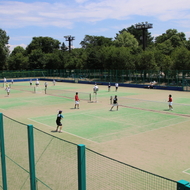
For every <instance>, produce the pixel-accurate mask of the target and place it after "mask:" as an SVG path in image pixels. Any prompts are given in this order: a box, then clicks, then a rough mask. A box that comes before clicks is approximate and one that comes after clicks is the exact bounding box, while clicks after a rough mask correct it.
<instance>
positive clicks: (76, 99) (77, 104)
mask: <svg viewBox="0 0 190 190" xmlns="http://www.w3.org/2000/svg"><path fill="white" fill-rule="evenodd" d="M79 101H80V99H79V96H78V92H76V95H75V107H74V108H75V109H76V108H78V109H79Z"/></svg>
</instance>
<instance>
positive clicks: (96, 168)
mask: <svg viewBox="0 0 190 190" xmlns="http://www.w3.org/2000/svg"><path fill="white" fill-rule="evenodd" d="M4 137H5V138H4V139H5V142H6V143H5V145H6V146H5V149H6V151H5V153H6V168H7V179H8V180H7V181H8V189H24V190H26V189H30V171H29V170H30V169H29V161H28V160H29V159H28V157H29V155H28V151H29V150H28V136H27V125H26V124H23V123H20V122H18V121H15V120H13V119H11V118H9V117H7V116H4ZM34 147H35V171H36V184H37V189H44V190H45V189H47V190H49V189H67V190H75V189H76V190H77V189H78V176H77V146H76V144H74V143H71V142H68V141H65V140H63V139H59V138H57V137H55V136H53V135H50V134H48V133H45V132H43V131H41V130H39V129H37V128H34ZM85 180H86V185H87V189H90V190H97V189H98V190H106V189H109V190H112V189H113V190H116V189H118V190H126V189H134V190H152V189H154V190H160V189H162V190H174V189H177V183H176V181H173V180H171V179H167V178H164V177H162V176H158V175H155V174H152V173H150V172H147V171H144V170H141V169H139V168H136V167H134V166H130V165H127V164H125V163H122V162H119V161H117V160H114V159H111V158H109V157H106V156H104V155H102V154H99V153H97V152H95V151H93V150H90V149H86V179H85ZM0 187H2V189H3V185H2V181H1V180H0Z"/></svg>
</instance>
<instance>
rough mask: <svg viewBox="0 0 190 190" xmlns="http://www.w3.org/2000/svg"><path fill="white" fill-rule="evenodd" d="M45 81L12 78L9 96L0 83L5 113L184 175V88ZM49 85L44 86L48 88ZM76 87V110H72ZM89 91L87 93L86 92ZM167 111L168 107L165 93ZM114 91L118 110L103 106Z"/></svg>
mask: <svg viewBox="0 0 190 190" xmlns="http://www.w3.org/2000/svg"><path fill="white" fill-rule="evenodd" d="M92 88H93V85H88V84H86V85H85V84H75V83H61V82H57V83H56V85H55V86H54V85H53V83H51V82H48V88H47V93H46V94H45V91H44V81H40V86H39V87H36V88H35V86H34V84H33V85H32V86H29V82H18V83H14V84H13V85H12V86H11V93H10V96H9V97H7V95H6V91H5V90H4V88H2V90H1V92H0V96H1V105H0V110H1V112H2V113H4V114H5V115H7V116H9V117H11V118H13V119H15V120H18V121H20V122H23V123H26V124H33V125H34V126H35V127H36V128H39V129H41V130H43V131H45V132H48V133H50V134H53V135H55V136H57V137H60V138H64V139H66V140H69V141H72V142H74V143H77V144H85V145H86V146H87V147H89V148H92V149H93V150H95V151H98V152H100V153H102V154H105V155H107V156H109V157H111V158H114V159H117V160H119V161H122V162H125V163H127V164H131V165H134V166H136V167H139V168H141V169H144V170H147V171H150V172H153V173H155V174H158V175H162V176H164V177H168V178H171V179H173V180H180V179H184V180H188V179H189V168H190V164H189V156H190V153H189V144H190V139H189V135H190V130H189V124H190V98H189V93H188V92H177V91H165V90H156V89H138V88H126V87H119V89H118V91H117V92H115V88H114V87H113V86H112V87H111V91H110V92H108V89H107V86H102V85H99V91H98V96H97V100H98V101H97V103H95V102H94V99H95V97H94V94H93V91H92ZM48 90H49V91H48ZM75 92H79V98H80V99H81V101H80V109H74V95H75ZM89 94H91V95H89ZM169 94H172V96H173V102H174V103H173V107H174V110H173V111H169V110H168V103H167V100H168V95H169ZM114 95H117V96H118V103H119V105H120V106H119V111H116V108H113V111H109V110H110V107H111V104H110V98H111V97H113V96H114ZM58 110H63V115H64V120H63V131H64V132H63V133H56V132H54V130H55V128H56V125H55V119H56V114H57V112H58Z"/></svg>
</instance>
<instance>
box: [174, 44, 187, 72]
mask: <svg viewBox="0 0 190 190" xmlns="http://www.w3.org/2000/svg"><path fill="white" fill-rule="evenodd" d="M171 57H172V60H173V68H172V69H174V70H190V51H189V50H188V49H187V48H185V47H178V48H176V49H175V50H174V51H173V53H172V56H171Z"/></svg>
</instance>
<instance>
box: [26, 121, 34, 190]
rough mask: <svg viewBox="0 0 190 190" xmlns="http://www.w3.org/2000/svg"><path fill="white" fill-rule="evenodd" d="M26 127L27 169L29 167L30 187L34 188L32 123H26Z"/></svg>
mask: <svg viewBox="0 0 190 190" xmlns="http://www.w3.org/2000/svg"><path fill="white" fill-rule="evenodd" d="M27 127H28V153H29V169H30V189H32V190H36V174H35V155H34V134H33V125H27Z"/></svg>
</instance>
